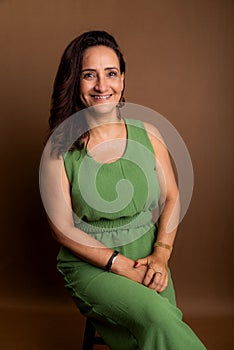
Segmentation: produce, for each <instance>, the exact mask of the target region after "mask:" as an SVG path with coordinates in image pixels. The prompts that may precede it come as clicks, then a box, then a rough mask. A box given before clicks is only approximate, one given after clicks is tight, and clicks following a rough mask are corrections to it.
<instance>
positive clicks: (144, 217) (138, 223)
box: [74, 211, 152, 233]
mask: <svg viewBox="0 0 234 350" xmlns="http://www.w3.org/2000/svg"><path fill="white" fill-rule="evenodd" d="M150 223H152V213H151V211H143V212H141V213H139V214H136V215H134V216H131V217H122V218H119V219H114V220H108V219H100V220H98V221H92V222H85V221H82V220H78V219H77V218H76V219H75V220H74V224H75V226H76V227H77V228H79V229H80V230H82V231H84V232H87V233H103V232H109V231H113V230H117V231H120V230H126V229H134V228H138V227H142V226H145V225H149V224H150Z"/></svg>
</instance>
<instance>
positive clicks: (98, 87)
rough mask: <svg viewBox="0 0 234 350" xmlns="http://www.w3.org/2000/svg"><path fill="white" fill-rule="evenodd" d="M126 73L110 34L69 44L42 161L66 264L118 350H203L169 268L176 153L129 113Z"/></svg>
mask: <svg viewBox="0 0 234 350" xmlns="http://www.w3.org/2000/svg"><path fill="white" fill-rule="evenodd" d="M124 79H125V62H124V59H123V55H122V53H121V52H120V50H119V47H118V45H117V43H116V41H115V39H114V38H113V37H112V36H111V35H110V34H108V33H106V32H103V31H91V32H87V33H84V34H82V35H81V36H79V37H78V38H76V39H74V40H73V41H72V42H71V43H70V44H69V46H68V47H67V49H66V50H65V52H64V55H63V57H62V60H61V63H60V66H59V70H58V73H57V76H56V79H55V83H54V91H53V96H52V109H51V116H50V129H51V132H50V138H49V140H48V142H47V144H46V147H45V150H44V152H43V157H42V161H41V168H40V170H41V173H40V174H41V175H40V185H41V195H42V200H43V203H44V206H45V209H46V211H47V214H48V218H49V223H50V225H51V228H52V230H53V233H54V236H55V238H56V239H57V240H58V242H60V243H61V246H62V247H61V249H60V252H59V254H58V265H57V267H58V270H59V271H60V272H61V273H62V275H63V276H64V279H65V282H66V287H67V288H68V289H69V290H70V292H71V295H72V297H73V298H74V301H75V302H76V304H77V306H78V307H79V309H80V311H81V312H82V313H83V314H84V315H85V316H87V317H89V318H90V319H91V320H92V322H93V324H94V325H95V327H96V329H97V330H98V332H99V333H100V335H101V336H102V337H103V339H104V340H105V342H106V343H107V344H108V345H109V347H110V348H111V349H113V350H114V349H116V350H120V349H121V350H133V349H142V350H143V349H144V350H153V349H155V350H188V349H192V350H202V349H205V347H204V345H203V344H202V343H201V342H200V340H199V339H198V338H197V336H196V335H195V334H194V332H193V331H192V330H191V328H189V327H188V326H187V325H186V324H185V323H184V322H183V321H182V314H181V311H180V310H179V309H178V308H177V307H176V301H175V293H174V288H173V283H172V279H171V276H170V270H169V268H168V261H169V258H170V255H171V251H172V246H173V242H174V239H175V236H176V231H177V225H178V218H177V217H176V218H175V224H174V225H172V226H173V229H172V230H171V232H168V231H167V227H168V225H169V223H170V220H171V217H172V216H173V215H172V213H174V209H175V208H176V209H177V210H176V212H177V213H178V212H179V205H178V203H179V200H178V198H179V194H178V188H177V185H176V181H175V177H174V173H173V170H172V166H171V162H170V158H169V155H168V152H167V149H166V147H165V143H164V142H163V140H162V138H161V137H160V136H158V135H159V133H158V130H157V129H156V128H155V127H153V126H152V125H150V124H146V123H143V122H141V121H140V120H135V119H134V120H133V119H129V118H122V117H121V113H120V107H121V103H122V102H123V101H124V99H123V92H124V86H125V85H124ZM76 112H77V113H76ZM71 140H72V142H71ZM162 201H164V203H163V211H162V213H161V215H160V218H159V220H158V222H157V224H156V223H155V222H154V221H153V215H152V211H153V210H154V209H156V208H158V207H159V206H160V203H161V202H162ZM175 216H176V215H174V217H175ZM169 233H170V234H169Z"/></svg>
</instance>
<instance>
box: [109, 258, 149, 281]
mask: <svg viewBox="0 0 234 350" xmlns="http://www.w3.org/2000/svg"><path fill="white" fill-rule="evenodd" d="M146 271H147V267H146V266H145V265H143V264H142V265H141V266H139V267H138V268H137V269H136V268H135V261H134V260H132V259H129V258H127V257H125V256H124V255H122V254H118V255H117V257H116V259H115V261H114V263H113V264H112V266H111V272H113V273H116V274H117V275H121V276H124V277H127V278H129V279H131V280H132V281H135V282H138V283H141V284H142V283H143V280H144V278H145V274H146Z"/></svg>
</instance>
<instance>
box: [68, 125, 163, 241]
mask: <svg viewBox="0 0 234 350" xmlns="http://www.w3.org/2000/svg"><path fill="white" fill-rule="evenodd" d="M124 122H125V125H126V130H127V143H126V148H125V151H124V154H123V155H122V157H121V158H119V159H117V160H116V161H114V162H112V163H99V162H97V161H96V160H95V159H94V158H92V157H91V156H90V154H89V153H88V152H87V150H86V148H84V149H82V150H81V151H79V150H72V151H68V152H67V153H66V154H65V155H64V163H65V169H66V173H67V177H68V180H69V183H70V194H71V200H72V208H73V217H74V224H75V226H76V227H78V228H80V229H81V230H83V231H85V232H87V233H89V234H90V235H92V236H93V237H94V238H96V239H97V240H99V241H101V242H102V243H104V244H105V245H106V246H108V247H116V246H121V245H125V244H127V243H129V242H131V241H134V240H136V239H137V238H139V237H141V236H142V235H144V234H145V233H146V232H147V231H148V230H150V228H152V226H153V225H154V223H153V221H152V210H153V209H155V208H156V207H157V206H158V200H159V195H160V189H159V183H158V177H157V173H156V168H155V165H156V164H155V162H156V161H155V155H154V150H153V147H152V144H151V142H150V140H149V137H148V135H147V132H146V130H145V128H144V125H143V123H142V122H141V121H139V120H135V119H124Z"/></svg>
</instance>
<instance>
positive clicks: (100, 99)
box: [92, 94, 112, 101]
mask: <svg viewBox="0 0 234 350" xmlns="http://www.w3.org/2000/svg"><path fill="white" fill-rule="evenodd" d="M111 96H112V95H111V94H110V95H92V98H94V99H95V100H97V101H106V100H108V99H109V98H111Z"/></svg>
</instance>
